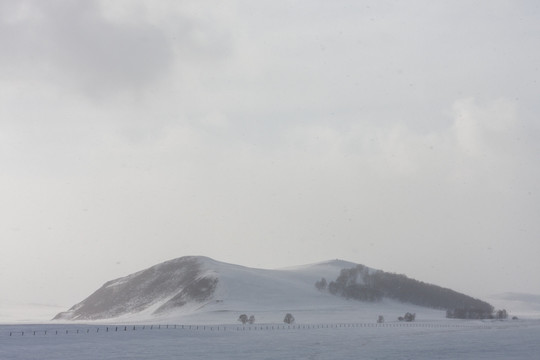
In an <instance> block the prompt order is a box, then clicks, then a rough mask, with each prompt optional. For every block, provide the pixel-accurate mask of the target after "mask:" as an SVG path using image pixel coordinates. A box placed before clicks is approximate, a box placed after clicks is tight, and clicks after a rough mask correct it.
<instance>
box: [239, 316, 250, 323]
mask: <svg viewBox="0 0 540 360" xmlns="http://www.w3.org/2000/svg"><path fill="white" fill-rule="evenodd" d="M238 321H240V322H241V323H242V324H244V325H245V324H246V323H247V322H248V321H249V319H248V316H247V315H246V314H242V315H240V316H239V317H238Z"/></svg>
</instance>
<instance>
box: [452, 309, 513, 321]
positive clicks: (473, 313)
mask: <svg viewBox="0 0 540 360" xmlns="http://www.w3.org/2000/svg"><path fill="white" fill-rule="evenodd" d="M446 317H447V318H449V319H477V320H483V319H498V320H505V319H507V318H508V313H507V312H506V310H505V309H503V310H497V311H495V312H493V311H486V310H485V309H464V308H460V309H449V310H446Z"/></svg>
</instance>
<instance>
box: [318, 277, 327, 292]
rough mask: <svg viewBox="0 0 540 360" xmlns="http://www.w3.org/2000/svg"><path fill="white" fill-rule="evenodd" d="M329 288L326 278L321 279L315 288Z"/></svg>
mask: <svg viewBox="0 0 540 360" xmlns="http://www.w3.org/2000/svg"><path fill="white" fill-rule="evenodd" d="M327 286H328V283H327V282H326V279H325V278H321V280H319V281H316V282H315V287H316V288H317V289H319V290H321V291H322V290H326V287H327Z"/></svg>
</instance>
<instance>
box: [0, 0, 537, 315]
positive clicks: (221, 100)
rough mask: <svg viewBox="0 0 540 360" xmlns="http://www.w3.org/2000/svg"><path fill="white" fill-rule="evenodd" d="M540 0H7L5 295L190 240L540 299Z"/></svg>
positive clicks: (1, 43) (180, 247)
mask: <svg viewBox="0 0 540 360" xmlns="http://www.w3.org/2000/svg"><path fill="white" fill-rule="evenodd" d="M539 96H540V2H538V1H535V0H532V1H516V0H508V1H496V0H489V1H454V0H452V1H431V0H426V1H395V2H394V1H380V0H377V1H358V0H354V1H316V0H315V1H314V0H306V1H275V0H272V1H215V2H212V1H176V0H175V1H159V2H157V1H131V0H130V1H119V0H117V1H78V2H76V1H38V0H35V1H26V0H13V1H11V0H0V241H1V245H2V246H1V251H0V301H7V302H26V303H45V304H58V305H62V306H71V305H73V304H74V303H76V302H78V301H81V300H82V299H84V298H85V297H87V296H88V295H89V294H90V293H91V292H93V291H94V290H96V289H97V288H98V287H99V286H101V285H102V284H103V283H104V282H105V281H108V280H111V279H114V278H117V277H120V276H125V275H128V274H130V273H132V272H135V271H138V270H142V269H144V268H146V267H149V266H152V265H154V264H157V263H159V262H162V261H165V260H169V259H172V258H176V257H181V256H185V255H205V256H209V257H212V258H214V259H216V260H220V261H225V262H230V263H236V264H240V265H246V266H252V267H262V268H279V267H284V266H292V265H301V264H307V263H313V262H319V261H324V260H329V259H335V258H340V259H345V260H349V261H353V262H357V263H362V264H365V265H367V266H370V267H373V268H378V269H382V270H386V271H391V272H397V273H404V274H406V275H408V276H409V277H413V278H416V279H419V280H422V281H426V282H431V283H435V284H437V285H441V286H444V287H450V288H453V289H455V290H458V291H463V292H466V293H468V294H471V295H474V296H477V297H482V296H487V295H490V294H495V293H500V292H505V291H516V292H530V293H540V283H539V282H538V274H540V259H539V255H540V165H539V164H540V121H539V115H540V98H539Z"/></svg>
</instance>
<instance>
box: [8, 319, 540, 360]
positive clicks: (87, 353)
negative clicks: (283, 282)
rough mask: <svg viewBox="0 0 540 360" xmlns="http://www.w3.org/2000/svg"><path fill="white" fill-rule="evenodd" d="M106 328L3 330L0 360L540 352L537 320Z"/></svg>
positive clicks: (529, 355)
mask: <svg viewBox="0 0 540 360" xmlns="http://www.w3.org/2000/svg"><path fill="white" fill-rule="evenodd" d="M284 327H285V328H284ZM98 329H99V330H98ZM106 329H107V327H106V326H105V325H99V326H98V325H65V324H54V325H52V324H48V325H44V324H42V325H33V326H30V325H19V326H15V325H11V326H9V325H3V326H0V358H1V359H4V360H11V359H40V360H47V359H51V360H52V359H54V360H62V359H89V360H90V359H92V360H94V359H252V360H253V359H295V360H298V359H419V360H421V359H489V360H495V359H514V360H517V359H537V358H538V354H539V353H540V343H539V342H538V339H540V321H536V320H518V321H505V322H476V321H474V322H466V321H450V320H443V321H433V322H429V321H425V322H417V323H413V324H403V323H386V324H385V325H384V326H377V325H376V324H373V323H371V324H369V326H367V325H366V324H358V323H348V324H297V325H296V326H295V327H294V328H292V327H291V328H289V327H288V326H284V325H283V324H256V326H255V325H253V326H251V327H248V326H246V327H245V328H244V327H242V326H240V325H236V324H230V325H226V326H225V327H224V326H223V325H220V327H219V328H218V327H217V326H202V325H201V326H195V325H192V326H191V329H190V328H189V326H187V325H185V326H184V328H182V327H181V326H179V325H177V327H176V328H175V327H174V326H173V325H169V326H168V328H167V327H166V326H165V325H161V327H160V328H158V327H157V326H153V327H152V329H150V327H149V326H145V328H144V329H143V328H142V327H141V326H136V328H135V330H134V329H133V326H125V325H124V326H109V327H108V331H107V330H106ZM45 330H47V333H46V334H45ZM23 331H24V335H22V332H23ZM34 331H35V335H34ZM66 332H67V333H66Z"/></svg>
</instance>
